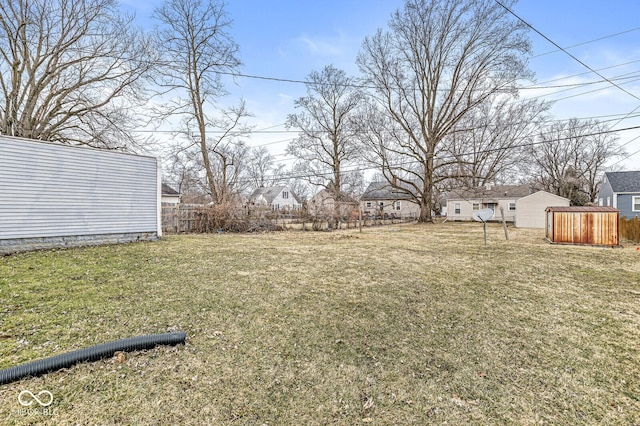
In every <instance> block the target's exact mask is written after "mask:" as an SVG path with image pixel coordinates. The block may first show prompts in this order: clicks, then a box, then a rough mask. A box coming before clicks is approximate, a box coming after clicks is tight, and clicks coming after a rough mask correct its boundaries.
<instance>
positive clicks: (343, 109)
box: [286, 65, 363, 217]
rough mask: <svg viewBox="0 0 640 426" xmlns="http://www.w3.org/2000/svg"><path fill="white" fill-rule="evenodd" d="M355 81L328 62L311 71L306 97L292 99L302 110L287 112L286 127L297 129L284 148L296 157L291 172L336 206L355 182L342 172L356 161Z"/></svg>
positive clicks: (357, 91)
mask: <svg viewBox="0 0 640 426" xmlns="http://www.w3.org/2000/svg"><path fill="white" fill-rule="evenodd" d="M355 83H356V81H355V79H354V78H352V77H348V76H347V75H346V73H345V72H344V71H342V70H339V69H336V68H334V67H333V66H330V65H329V66H326V67H324V69H323V70H322V71H321V72H316V71H314V72H312V73H311V74H310V75H309V77H308V83H307V96H304V97H301V98H299V99H297V100H296V101H295V106H296V108H299V109H300V110H301V112H299V113H297V114H290V115H289V116H288V117H287V122H286V126H287V127H288V128H292V127H293V128H296V129H299V130H300V135H299V136H298V138H296V139H295V140H294V141H292V142H291V143H290V144H289V146H288V147H287V152H288V153H289V154H291V155H293V156H295V157H296V158H297V159H298V161H297V163H296V165H295V167H294V172H295V173H296V174H299V175H301V176H307V177H308V180H309V182H310V183H312V184H314V185H318V186H321V187H323V188H325V189H327V190H328V191H329V193H330V194H331V196H332V197H333V199H334V200H335V201H336V203H335V204H336V209H337V208H338V206H339V202H340V201H341V200H342V198H344V194H345V193H348V192H349V189H350V185H351V184H353V183H356V181H357V180H354V181H353V182H351V181H350V180H349V179H350V178H351V179H352V180H353V176H351V177H349V176H348V175H349V174H348V173H346V172H345V167H347V166H349V165H350V164H353V163H354V161H355V160H357V158H358V151H359V150H358V145H357V144H356V142H357V139H356V134H355V127H354V126H353V125H352V122H351V117H352V115H353V114H355V112H356V110H357V107H358V105H359V104H360V103H361V101H362V99H363V95H362V92H361V90H360V89H359V88H358V87H357V86H356V84H355ZM336 211H339V210H336ZM336 217H337V214H336Z"/></svg>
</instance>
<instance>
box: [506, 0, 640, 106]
mask: <svg viewBox="0 0 640 426" xmlns="http://www.w3.org/2000/svg"><path fill="white" fill-rule="evenodd" d="M494 1H495V2H496V3H498V4H499V5H500V6H501V7H502V8H503V9H504V10H506V11H507V12H509V13H510V14H511V15H513V16H515V17H516V19H518V20H519V21H520V22H522V23H523V24H525V25H526V26H527V27H529V28H531V29H532V30H533V31H534V32H536V33H537V34H538V35H540V36H541V37H542V38H544V39H545V40H547V41H548V42H549V43H551V44H552V45H554V46H555V47H556V48H558V49H559V50H561V51H562V52H564V53H565V54H566V55H567V56H569V57H570V58H572V59H573V60H574V61H576V62H578V63H579V64H580V65H582V66H583V67H585V68H586V69H588V70H589V71H591V72H592V73H594V74H596V75H597V76H599V77H600V78H602V79H603V80H606V81H607V82H609V84H611V85H612V86H615V87H617V88H618V89H619V90H621V91H623V92H624V93H626V94H628V95H629V96H632V97H633V98H635V99H637V100H638V101H640V97H638V96H636V95H634V94H633V93H631V92H629V91H628V90H626V89H624V88H623V87H621V86H619V85H618V84H616V83H614V82H613V81H611V80H609V79H608V78H607V77H605V76H604V75H602V74H600V73H599V72H598V71H596V70H594V69H593V68H591V67H590V66H589V65H587V64H585V63H584V62H582V61H581V60H580V59H578V58H577V57H575V56H574V55H572V54H571V53H570V52H569V51H567V50H566V49H565V48H563V47H561V46H560V45H559V44H557V43H556V42H555V41H553V40H551V39H550V38H549V37H547V36H546V35H544V34H543V33H542V32H540V31H539V30H538V29H537V28H535V27H534V26H533V25H531V24H530V23H528V22H527V21H525V20H524V19H522V18H521V17H520V16H518V15H517V14H516V13H515V12H513V11H512V10H511V9H509V8H508V7H507V6H505V5H504V4H502V3H501V2H500V1H499V0H494Z"/></svg>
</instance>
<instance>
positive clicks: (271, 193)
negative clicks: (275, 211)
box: [249, 185, 300, 204]
mask: <svg viewBox="0 0 640 426" xmlns="http://www.w3.org/2000/svg"><path fill="white" fill-rule="evenodd" d="M285 189H287V186H286V185H276V186H262V187H260V188H257V189H256V190H255V191H253V192H252V193H251V195H250V196H249V199H250V200H255V199H256V198H258V197H259V196H261V195H262V196H263V197H264V199H265V200H266V201H267V203H269V204H271V203H272V202H273V200H274V199H275V198H276V197H277V196H278V194H280V193H281V192H282V191H284V190H285ZM289 193H290V194H291V195H292V196H293V199H294V200H295V201H296V203H298V204H300V199H299V198H298V196H297V195H296V194H294V193H293V192H292V191H291V190H289Z"/></svg>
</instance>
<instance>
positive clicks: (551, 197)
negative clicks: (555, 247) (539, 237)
mask: <svg viewBox="0 0 640 426" xmlns="http://www.w3.org/2000/svg"><path fill="white" fill-rule="evenodd" d="M570 203H571V201H570V200H569V199H568V198H564V197H561V196H559V195H555V194H551V193H549V192H546V191H538V192H534V193H533V194H531V195H527V196H526V197H522V198H519V199H518V200H516V212H517V214H516V222H515V225H516V227H518V228H540V229H544V227H545V221H546V215H547V214H546V212H545V210H546V209H547V207H568V206H569V204H570Z"/></svg>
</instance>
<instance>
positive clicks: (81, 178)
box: [0, 137, 159, 240]
mask: <svg viewBox="0 0 640 426" xmlns="http://www.w3.org/2000/svg"><path fill="white" fill-rule="evenodd" d="M158 174H159V170H158V163H157V160H156V159H155V158H152V157H142V156H137V155H130V154H124V153H118V152H113V151H104V150H98V149H91V148H83V147H71V146H64V145H57V144H52V143H45V142H39V141H31V140H24V139H15V138H6V137H0V240H1V239H16V238H41V237H62V236H76V235H98V234H115V233H140V232H157V231H158V204H159V200H158V192H159V190H158V181H159V177H158Z"/></svg>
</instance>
